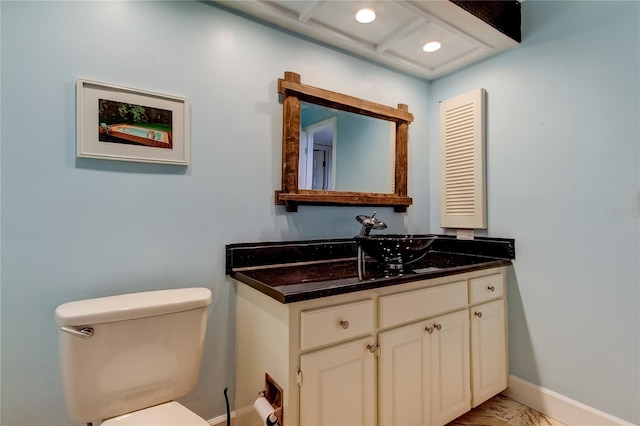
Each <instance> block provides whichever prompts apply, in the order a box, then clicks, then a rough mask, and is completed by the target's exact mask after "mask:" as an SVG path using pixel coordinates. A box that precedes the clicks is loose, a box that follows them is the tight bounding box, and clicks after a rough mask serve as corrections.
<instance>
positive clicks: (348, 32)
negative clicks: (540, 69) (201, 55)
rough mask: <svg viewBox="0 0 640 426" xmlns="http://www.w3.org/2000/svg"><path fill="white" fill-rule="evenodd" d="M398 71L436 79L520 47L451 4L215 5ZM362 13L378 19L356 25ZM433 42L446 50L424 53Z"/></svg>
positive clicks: (336, 0)
mask: <svg viewBox="0 0 640 426" xmlns="http://www.w3.org/2000/svg"><path fill="white" fill-rule="evenodd" d="M214 1H215V3H218V4H220V5H222V6H223V7H226V8H228V9H232V10H236V11H239V12H242V13H244V14H247V15H250V16H252V17H254V18H258V19H259V20H263V21H266V22H268V23H271V24H274V25H276V26H279V27H282V28H285V29H287V30H290V31H293V32H296V33H299V34H302V35H304V36H307V37H309V38H312V39H315V40H318V41H320V42H323V43H326V44H329V45H332V46H334V47H337V48H339V49H342V50H345V51H348V52H350V53H353V54H356V55H359V56H362V57H364V58H367V59H369V60H372V61H374V62H378V63H380V64H383V65H386V66H388V67H391V68H393V69H396V70H399V71H402V72H406V73H409V74H412V75H415V76H418V77H421V78H426V79H434V78H437V77H440V76H442V75H445V74H447V73H449V72H451V71H453V70H456V69H459V68H461V67H463V66H465V65H468V64H470V63H472V62H476V61H478V60H480V59H483V58H485V57H488V56H491V55H494V54H495V53H497V52H499V51H501V50H504V49H507V48H510V47H513V46H516V45H517V44H518V43H517V42H516V41H514V40H513V39H511V38H509V37H507V36H506V35H504V34H503V33H501V32H500V31H498V30H496V29H494V28H493V27H492V26H490V25H488V24H486V23H485V22H484V21H482V20H481V19H479V18H477V17H476V16H474V15H472V14H470V13H469V12H467V11H466V10H464V9H462V8H461V7H459V6H457V5H456V4H454V3H452V2H450V1H446V0H422V1H410V0H368V1H367V0H297V1H296V0H242V1H237V0H234V1H230V0H214ZM362 8H370V9H373V10H374V11H375V13H376V16H377V17H376V19H375V20H374V21H373V22H371V23H368V24H361V23H359V22H357V21H356V19H355V14H356V12H357V11H358V10H360V9H362ZM429 41H439V42H440V43H441V44H442V48H441V49H440V50H438V51H436V52H432V53H427V52H424V51H423V49H422V47H423V45H424V44H425V43H427V42H429Z"/></svg>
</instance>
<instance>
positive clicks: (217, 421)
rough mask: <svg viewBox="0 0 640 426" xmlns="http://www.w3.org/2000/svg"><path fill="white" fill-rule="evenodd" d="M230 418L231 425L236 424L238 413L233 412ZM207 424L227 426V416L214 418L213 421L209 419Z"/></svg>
mask: <svg viewBox="0 0 640 426" xmlns="http://www.w3.org/2000/svg"><path fill="white" fill-rule="evenodd" d="M229 417H231V424H232V425H233V424H235V421H234V420H235V417H236V412H235V411H232V412H231V413H230V415H229ZM207 423H209V424H210V425H211V426H220V425H226V424H227V415H226V414H223V415H221V416H218V417H214V418H213V419H209V420H207Z"/></svg>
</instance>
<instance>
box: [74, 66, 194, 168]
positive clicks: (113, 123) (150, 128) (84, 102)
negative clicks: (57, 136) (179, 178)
mask: <svg viewBox="0 0 640 426" xmlns="http://www.w3.org/2000/svg"><path fill="white" fill-rule="evenodd" d="M189 155H190V151H189V103H188V101H187V99H186V98H182V97H177V96H170V95H166V94H161V93H154V92H149V91H145V90H139V89H133V88H129V87H123V86H118V85H114V84H108V83H101V82H97V81H92V80H86V79H82V78H79V79H78V81H77V156H78V157H83V158H99V159H106V160H120V161H137V162H145V163H162V164H175V165H183V166H186V165H188V164H189Z"/></svg>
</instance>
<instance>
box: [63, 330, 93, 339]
mask: <svg viewBox="0 0 640 426" xmlns="http://www.w3.org/2000/svg"><path fill="white" fill-rule="evenodd" d="M60 330H62V331H64V332H65V333H69V334H70V335H72V336H75V337H79V338H81V339H84V340H87V339H88V338H89V337H91V336H93V328H91V327H82V328H81V329H79V330H78V329H77V328H73V327H60Z"/></svg>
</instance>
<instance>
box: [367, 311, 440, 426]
mask: <svg viewBox="0 0 640 426" xmlns="http://www.w3.org/2000/svg"><path fill="white" fill-rule="evenodd" d="M425 326H426V324H425V323H417V324H411V325H408V326H405V327H400V328H397V329H393V330H389V331H385V332H382V333H380V334H379V335H378V343H379V345H380V358H379V360H378V366H379V368H378V371H379V373H378V381H379V386H378V401H379V402H378V403H379V406H380V425H384V426H399V425H402V426H410V425H414V426H420V425H427V424H429V423H430V413H431V410H430V408H431V395H430V389H429V377H428V371H429V356H430V352H431V349H430V343H431V340H430V339H429V338H428V337H429V336H428V335H427V332H426V331H425Z"/></svg>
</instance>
